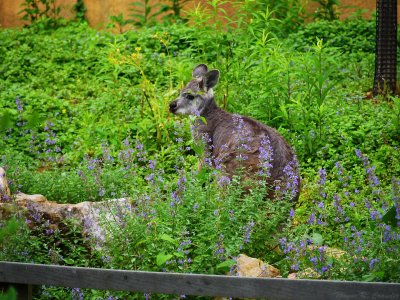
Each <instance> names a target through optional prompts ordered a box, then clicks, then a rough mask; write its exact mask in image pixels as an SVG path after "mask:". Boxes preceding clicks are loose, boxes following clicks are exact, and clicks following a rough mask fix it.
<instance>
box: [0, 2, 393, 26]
mask: <svg viewBox="0 0 400 300" xmlns="http://www.w3.org/2000/svg"><path fill="white" fill-rule="evenodd" d="M153 1H154V2H159V1H157V0H153ZM164 1H165V0H164ZM199 1H202V2H206V0H190V1H189V2H188V3H187V6H192V7H193V5H194V3H196V2H199ZM23 2H24V1H23V0H0V26H1V27H15V26H21V25H23V24H24V22H23V21H22V20H21V17H22V14H18V12H20V11H21V10H22V9H23V7H22V6H21V4H22V3H23ZM132 2H135V1H134V0H114V1H113V0H85V1H84V3H85V5H86V8H87V11H86V19H87V20H88V21H89V24H90V25H92V26H94V27H98V28H100V27H104V26H105V25H106V24H107V23H109V22H110V21H109V17H110V16H112V15H118V14H120V13H123V14H124V17H125V18H127V17H128V15H129V13H130V12H129V8H130V5H129V4H130V3H132ZM308 2H311V1H308ZM75 3H76V0H56V4H57V5H60V6H61V7H62V13H61V15H62V16H63V17H66V18H72V17H73V16H74V12H73V5H74V4H75ZM340 3H341V4H342V5H341V8H340V12H341V13H342V16H341V17H342V18H343V17H346V16H348V15H349V14H350V13H351V12H354V11H355V10H356V9H355V8H344V7H346V6H347V7H348V6H353V7H359V8H365V9H367V10H368V13H366V14H365V16H366V17H370V16H371V13H372V12H373V11H374V10H375V7H376V0H341V1H340ZM315 7H316V4H315V3H311V4H310V5H309V10H310V11H312V10H313V9H314V8H315ZM399 8H400V5H398V10H399ZM399 16H400V14H399Z"/></svg>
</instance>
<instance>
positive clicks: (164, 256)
mask: <svg viewBox="0 0 400 300" xmlns="http://www.w3.org/2000/svg"><path fill="white" fill-rule="evenodd" d="M172 257H173V255H172V254H165V253H159V254H158V255H157V258H156V263H157V266H161V265H163V264H165V262H166V261H167V260H170V259H171V258H172Z"/></svg>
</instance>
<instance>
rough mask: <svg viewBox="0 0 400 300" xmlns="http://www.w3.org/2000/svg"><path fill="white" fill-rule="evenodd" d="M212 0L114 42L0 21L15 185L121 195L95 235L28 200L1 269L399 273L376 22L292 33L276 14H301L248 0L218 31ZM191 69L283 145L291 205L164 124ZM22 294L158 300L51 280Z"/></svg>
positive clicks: (390, 117) (185, 128)
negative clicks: (293, 193)
mask: <svg viewBox="0 0 400 300" xmlns="http://www.w3.org/2000/svg"><path fill="white" fill-rule="evenodd" d="M284 2H285V3H286V1H282V3H284ZM294 2H296V1H294ZM296 3H297V2H296ZM220 4H221V3H220V2H219V1H214V2H213V3H212V5H211V10H208V11H207V10H206V8H202V7H197V8H195V9H194V10H193V11H191V12H190V13H189V14H188V17H189V23H184V22H180V21H177V22H174V23H171V24H168V25H162V24H158V25H157V24H156V25H154V26H151V27H143V28H140V29H138V30H132V31H126V32H124V33H122V34H113V33H110V32H107V31H95V30H94V29H91V28H90V27H89V26H88V25H87V24H85V23H82V22H70V23H68V22H59V23H57V24H58V26H55V27H54V26H52V27H51V28H47V27H43V23H39V25H40V26H39V25H35V24H32V25H31V26H29V27H26V28H20V29H1V31H0V57H1V58H2V60H1V61H0V79H1V80H0V107H1V110H0V135H1V139H0V149H1V152H0V155H1V156H0V165H1V166H2V167H4V168H5V169H6V171H7V175H8V177H9V181H10V187H11V189H12V191H13V192H16V191H22V192H25V193H29V194H35V193H40V194H43V195H45V196H46V197H47V198H48V199H49V200H53V201H58V202H60V203H78V202H81V201H86V200H91V201H103V200H106V199H112V198H121V197H124V198H127V199H129V201H128V203H129V205H127V207H125V208H124V209H125V210H128V211H129V213H122V211H121V209H120V208H118V207H116V208H111V209H112V210H113V213H114V215H115V218H116V220H117V222H115V223H113V224H109V223H108V222H107V221H106V220H105V221H104V222H105V224H104V225H103V226H104V228H106V232H105V239H104V240H101V241H98V240H87V239H85V238H83V237H82V235H81V231H82V228H81V227H80V226H79V224H75V223H66V224H64V226H63V227H62V230H61V229H60V230H55V231H54V230H52V226H51V224H49V223H46V222H42V221H41V220H42V216H41V215H38V214H37V212H35V209H34V208H32V209H31V213H30V217H29V218H28V219H27V220H26V219H25V217H23V216H20V215H16V216H15V217H14V218H12V219H10V220H9V221H4V220H3V221H2V228H1V231H0V232H1V234H0V247H1V250H2V251H0V259H2V260H10V261H23V262H36V263H56V264H63V265H75V266H91V267H103V268H126V269H135V270H151V271H169V272H193V273H207V274H226V273H231V274H235V272H236V270H235V264H236V262H235V259H236V257H237V256H238V255H239V254H240V253H246V254H247V255H250V256H253V257H257V258H260V259H263V260H265V261H267V262H269V263H270V264H272V265H274V266H276V267H278V268H279V269H280V270H281V273H282V275H283V276H284V277H285V276H287V275H288V274H289V273H292V272H297V273H298V275H299V276H300V277H303V278H308V277H311V278H320V279H340V280H363V281H391V282H399V281H400V278H399V274H400V272H399V271H400V270H399V265H400V264H399V258H398V252H399V236H400V235H399V234H400V233H399V226H400V206H399V205H400V204H399V203H400V154H399V153H400V152H399V150H398V147H399V146H400V145H399V144H400V100H399V98H397V97H396V96H390V97H376V98H372V97H370V94H369V93H368V92H369V91H370V89H371V87H372V80H373V69H374V68H373V67H374V65H373V62H374V53H373V51H374V44H373V43H374V37H373V34H374V32H373V30H371V28H374V23H373V22H372V21H367V20H361V19H354V20H347V21H344V22H342V21H333V22H327V21H321V22H312V23H310V24H305V25H301V24H302V23H303V22H302V20H300V19H298V18H295V19H293V18H291V17H290V16H291V13H290V12H291V11H290V9H293V10H294V9H295V10H296V11H297V12H299V11H300V8H299V6H290V9H289V8H288V6H286V8H285V6H283V7H281V10H278V9H276V10H273V11H272V10H270V9H269V8H266V7H265V5H264V4H263V3H261V2H259V3H253V2H246V5H241V6H240V7H241V10H239V11H238V12H240V13H238V14H237V18H236V19H232V18H231V19H229V20H228V21H229V22H222V19H223V18H225V17H227V16H226V14H225V13H224V10H223V8H222V7H221V6H220ZM253 5H257V9H255V7H254V6H253ZM260 8H262V10H261V9H260ZM250 13H251V18H249V14H250ZM278 18H279V19H278ZM210 20H213V22H209V21H210ZM282 20H285V22H283V21H282ZM300 25H301V26H300ZM295 29H296V30H295ZM288 33H290V34H288ZM344 33H346V34H344ZM353 36H357V39H354V38H352V37H353ZM199 63H207V64H209V65H211V66H212V67H214V68H218V69H220V70H221V74H224V75H223V76H222V77H221V79H220V83H219V85H218V86H217V87H216V89H215V94H216V99H217V101H218V102H219V105H220V106H222V107H223V108H225V109H227V110H228V111H231V112H235V113H240V114H244V115H248V116H251V117H254V118H256V119H257V120H259V121H261V122H264V123H265V124H267V125H269V126H273V127H275V128H277V129H278V130H279V131H280V133H281V134H282V135H283V136H285V138H286V139H287V140H288V142H289V143H290V144H291V145H293V147H294V148H295V150H296V153H297V156H298V158H299V162H300V165H301V175H302V192H301V195H300V199H299V201H298V202H297V203H290V202H287V201H285V198H286V195H285V194H283V195H281V199H278V200H275V201H265V200H264V196H265V186H263V183H262V182H264V181H262V180H260V182H259V183H257V184H255V185H254V187H253V188H252V190H251V192H249V193H243V189H244V186H243V184H242V183H241V181H240V176H241V174H240V172H239V173H238V175H237V176H236V177H233V178H231V179H228V178H226V177H224V176H223V174H221V173H220V171H219V170H215V169H214V168H209V167H205V168H203V169H202V170H201V171H199V170H198V168H197V162H198V160H199V158H200V157H202V155H203V152H202V145H198V144H196V143H195V142H194V141H193V140H192V138H191V135H190V128H191V125H192V124H193V122H194V121H195V120H194V119H193V118H179V117H175V116H172V115H171V114H169V113H168V104H169V102H170V101H171V100H172V99H174V98H175V97H176V96H177V94H178V90H179V89H180V88H182V86H183V83H184V82H187V80H188V79H189V78H190V70H192V69H193V67H194V66H195V65H197V64H199ZM263 159H264V161H263ZM263 162H264V163H265V162H266V163H265V164H264V165H265V166H267V167H268V160H265V157H264V158H261V157H260V163H263ZM266 174H268V172H266ZM260 176H261V175H260ZM263 176H265V175H263ZM2 201H4V202H5V201H12V199H2ZM31 222H37V223H38V224H40V225H38V226H36V227H35V228H34V229H32V228H31V226H30V224H31ZM87 222H88V223H90V220H87ZM16 233H17V234H16ZM121 237H122V238H121ZM20 241H24V242H23V243H21V242H20ZM93 244H94V245H97V246H100V247H97V248H96V247H94V248H93V247H90V245H93ZM93 249H96V250H93ZM35 295H36V298H37V299H48V298H49V297H51V298H55V299H56V298H58V299H67V298H72V299H82V298H84V299H104V298H107V297H109V298H110V299H116V298H119V299H125V298H129V299H131V298H132V299H134V298H148V297H150V296H152V297H153V298H158V297H166V298H167V296H162V295H138V294H126V293H111V292H109V291H92V290H79V289H61V288H54V287H41V288H39V289H38V290H37V291H36V292H35Z"/></svg>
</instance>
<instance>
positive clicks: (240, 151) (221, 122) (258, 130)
mask: <svg viewBox="0 0 400 300" xmlns="http://www.w3.org/2000/svg"><path fill="white" fill-rule="evenodd" d="M192 77H193V79H192V80H191V81H190V82H189V83H188V84H187V85H186V86H185V87H184V88H183V89H182V90H181V91H180V94H179V96H178V98H177V99H176V100H174V101H172V102H171V103H170V112H172V113H174V114H182V115H200V116H202V117H204V118H205V120H206V122H203V121H201V120H200V119H199V120H198V121H197V123H196V126H195V131H194V135H195V137H196V138H199V137H206V142H207V143H208V149H207V150H208V152H209V153H208V154H209V157H210V158H212V159H213V161H214V164H217V165H219V164H221V168H222V169H223V171H224V172H225V173H227V174H228V175H230V176H232V175H234V174H235V172H236V170H237V168H238V167H240V166H241V167H243V168H244V170H245V173H246V177H248V178H255V177H256V176H257V175H256V174H257V173H259V172H260V170H261V168H260V155H262V153H264V152H263V150H262V149H263V147H264V148H265V145H264V144H265V141H268V143H269V146H270V149H271V150H272V154H271V155H270V158H271V161H270V163H271V167H270V169H269V172H270V177H269V178H268V183H269V185H270V187H271V191H272V192H271V193H269V197H274V195H275V190H278V189H279V190H284V189H285V188H286V189H291V190H292V192H291V194H292V196H293V197H292V198H293V199H294V200H297V198H298V195H299V187H300V180H299V174H298V163H297V160H296V156H295V154H294V152H293V150H292V148H291V147H290V146H289V145H288V144H287V142H286V141H285V140H284V138H283V137H282V136H281V135H280V134H279V133H278V132H277V131H276V130H275V129H273V128H271V127H268V126H266V125H264V124H262V123H260V122H258V121H256V120H253V119H251V118H248V117H245V116H239V115H233V114H230V113H228V112H226V111H224V110H223V109H221V108H219V107H218V106H217V104H216V102H215V99H214V93H213V87H214V86H215V85H216V84H217V83H218V79H219V71H218V70H211V71H208V68H207V66H206V65H204V64H201V65H198V66H197V67H195V68H194V70H193V72H192ZM263 145H264V146H263ZM239 156H241V157H244V159H243V160H241V159H239V160H238V157H239ZM289 181H291V183H290V182H289Z"/></svg>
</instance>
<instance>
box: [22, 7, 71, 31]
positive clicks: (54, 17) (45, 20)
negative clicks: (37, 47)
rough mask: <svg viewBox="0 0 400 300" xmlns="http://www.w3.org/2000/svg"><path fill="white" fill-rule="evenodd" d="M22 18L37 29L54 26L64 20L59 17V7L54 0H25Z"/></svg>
mask: <svg viewBox="0 0 400 300" xmlns="http://www.w3.org/2000/svg"><path fill="white" fill-rule="evenodd" d="M21 6H22V7H24V9H23V10H21V11H20V13H23V16H22V20H25V21H29V23H30V24H34V25H35V26H37V28H39V29H48V28H55V27H58V26H60V25H62V24H63V23H65V22H64V20H63V19H61V18H60V12H61V7H60V6H57V4H56V2H55V0H25V1H24V2H23V3H22V5H21Z"/></svg>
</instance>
